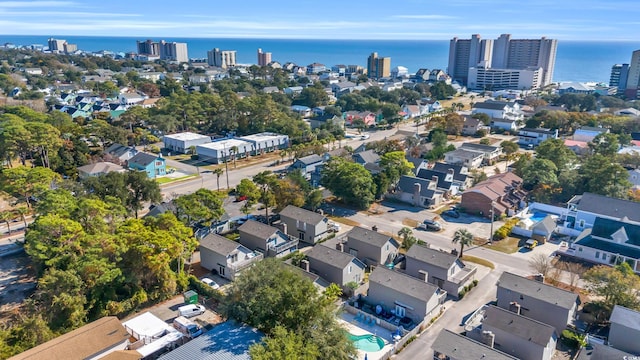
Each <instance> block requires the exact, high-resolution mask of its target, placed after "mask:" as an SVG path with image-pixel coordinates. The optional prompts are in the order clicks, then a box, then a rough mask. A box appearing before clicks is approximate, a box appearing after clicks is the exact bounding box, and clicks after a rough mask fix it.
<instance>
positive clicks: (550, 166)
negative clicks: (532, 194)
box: [522, 158, 558, 190]
mask: <svg viewBox="0 0 640 360" xmlns="http://www.w3.org/2000/svg"><path fill="white" fill-rule="evenodd" d="M557 172H558V168H557V167H556V165H555V164H554V163H553V162H552V161H551V160H547V159H540V158H536V159H534V160H533V161H532V162H531V163H530V164H529V165H528V166H527V167H525V168H524V170H523V172H522V180H523V186H524V187H525V188H527V189H528V190H532V189H534V188H536V187H537V186H541V185H548V186H555V185H557V184H558V176H557V175H556V174H557Z"/></svg>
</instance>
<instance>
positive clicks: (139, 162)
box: [127, 152, 167, 179]
mask: <svg viewBox="0 0 640 360" xmlns="http://www.w3.org/2000/svg"><path fill="white" fill-rule="evenodd" d="M127 166H128V167H129V169H131V170H137V171H145V172H146V173H147V176H148V177H149V178H151V179H153V178H156V177H158V176H163V175H166V174H167V164H166V161H165V159H164V158H163V157H162V156H160V155H155V154H149V153H144V152H140V153H137V154H136V155H134V156H133V157H132V158H131V159H129V161H127Z"/></svg>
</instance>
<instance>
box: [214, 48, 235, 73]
mask: <svg viewBox="0 0 640 360" xmlns="http://www.w3.org/2000/svg"><path fill="white" fill-rule="evenodd" d="M207 64H209V65H211V66H217V67H220V68H223V69H226V68H228V67H230V66H236V51H235V50H220V49H218V48H215V49H213V50H209V51H207Z"/></svg>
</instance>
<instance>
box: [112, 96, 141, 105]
mask: <svg viewBox="0 0 640 360" xmlns="http://www.w3.org/2000/svg"><path fill="white" fill-rule="evenodd" d="M146 98H147V96H143V95H140V94H137V93H123V94H120V95H118V100H119V101H120V104H122V105H135V104H137V103H141V102H142V101H143V100H144V99H146Z"/></svg>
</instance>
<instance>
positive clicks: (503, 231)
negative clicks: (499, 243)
mask: <svg viewBox="0 0 640 360" xmlns="http://www.w3.org/2000/svg"><path fill="white" fill-rule="evenodd" d="M517 223H518V219H509V220H507V222H506V223H505V224H504V225H502V226H500V227H499V228H498V230H496V231H495V232H494V233H493V238H494V239H495V240H502V239H504V238H506V237H507V236H509V234H511V230H513V227H514V226H516V224H517Z"/></svg>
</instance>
